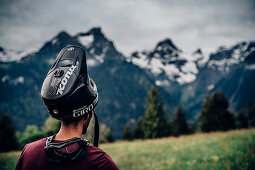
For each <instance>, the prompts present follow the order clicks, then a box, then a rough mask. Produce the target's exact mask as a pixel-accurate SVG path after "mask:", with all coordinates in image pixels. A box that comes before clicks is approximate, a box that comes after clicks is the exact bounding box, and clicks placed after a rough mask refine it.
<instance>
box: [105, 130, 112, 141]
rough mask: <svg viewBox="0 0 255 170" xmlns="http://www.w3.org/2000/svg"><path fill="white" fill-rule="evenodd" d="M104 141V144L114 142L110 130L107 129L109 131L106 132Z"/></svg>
mask: <svg viewBox="0 0 255 170" xmlns="http://www.w3.org/2000/svg"><path fill="white" fill-rule="evenodd" d="M104 138H105V140H106V142H114V137H113V135H112V131H111V129H110V128H109V130H108V131H107V133H106V134H105V137H104Z"/></svg>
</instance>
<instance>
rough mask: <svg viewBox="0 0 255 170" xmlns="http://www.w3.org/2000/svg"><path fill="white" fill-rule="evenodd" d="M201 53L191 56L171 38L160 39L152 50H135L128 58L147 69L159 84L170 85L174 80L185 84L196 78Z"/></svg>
mask: <svg viewBox="0 0 255 170" xmlns="http://www.w3.org/2000/svg"><path fill="white" fill-rule="evenodd" d="M199 52H200V53H198V52H197V53H194V55H193V56H189V55H187V54H186V53H184V52H182V51H181V50H180V49H179V48H177V47H176V46H175V45H174V43H173V42H172V41H171V40H170V39H165V40H163V41H160V42H159V43H158V44H157V45H156V47H155V48H154V49H153V50H152V51H142V52H134V53H132V55H131V56H130V57H128V60H129V61H131V62H132V63H134V64H136V65H138V66H139V67H140V68H143V69H145V70H146V71H147V72H148V73H149V74H150V75H151V77H153V79H154V80H155V82H156V84H157V85H161V86H169V85H170V84H171V83H173V82H177V83H178V84H185V83H189V82H192V81H194V80H195V79H196V74H197V73H198V67H197V65H196V62H197V61H198V60H199V62H202V61H200V60H202V59H203V58H204V57H203V55H202V53H201V51H199Z"/></svg>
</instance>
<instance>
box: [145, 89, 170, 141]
mask: <svg viewBox="0 0 255 170" xmlns="http://www.w3.org/2000/svg"><path fill="white" fill-rule="evenodd" d="M167 131H168V124H167V119H166V112H165V111H164V109H163V101H162V100H161V99H160V97H159V94H158V91H157V89H156V88H155V87H154V86H152V87H151V88H150V90H149V92H148V95H147V99H146V112H145V115H144V137H145V138H158V137H163V136H166V135H167Z"/></svg>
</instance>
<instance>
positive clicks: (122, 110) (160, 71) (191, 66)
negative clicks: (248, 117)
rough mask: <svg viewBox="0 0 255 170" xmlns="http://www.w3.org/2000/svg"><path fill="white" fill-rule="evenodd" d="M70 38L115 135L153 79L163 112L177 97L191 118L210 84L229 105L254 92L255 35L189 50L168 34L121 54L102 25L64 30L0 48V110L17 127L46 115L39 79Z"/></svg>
mask: <svg viewBox="0 0 255 170" xmlns="http://www.w3.org/2000/svg"><path fill="white" fill-rule="evenodd" d="M201 43H202V42H201ZM70 44H72V45H79V46H82V47H83V48H85V50H86V54H87V63H88V72H89V75H90V76H91V77H92V78H93V79H94V80H95V82H96V84H97V87H98V90H99V104H98V106H97V111H98V113H99V117H100V119H101V121H102V122H103V123H105V124H106V125H107V126H109V127H111V129H112V131H113V133H114V135H116V137H117V138H118V137H120V136H121V130H122V129H123V128H124V125H125V123H126V122H127V121H128V120H130V119H137V118H138V117H139V116H142V115H143V114H144V103H145V98H146V95H147V91H148V89H149V88H150V87H151V86H152V85H157V86H158V89H159V92H160V96H161V97H162V99H163V100H164V102H165V106H166V108H167V111H168V113H169V114H172V113H173V110H174V109H175V106H177V105H178V104H180V105H182V106H183V108H184V110H185V111H187V112H186V115H187V118H189V119H192V118H194V117H196V115H198V113H199V111H200V110H201V108H202V104H203V100H204V98H205V96H206V95H207V94H208V93H212V92H214V91H216V90H223V91H224V93H225V94H226V96H227V97H228V99H229V101H230V108H231V109H232V110H236V109H238V108H240V106H242V105H244V104H245V103H248V102H250V101H252V100H253V99H254V98H255V93H254V92H255V79H254V75H255V42H241V43H238V44H237V45H234V46H231V47H228V48H226V47H221V48H219V49H218V50H217V51H216V52H212V53H211V54H207V53H206V52H204V51H203V49H197V50H195V51H194V52H193V53H191V54H189V53H186V52H185V50H183V51H182V50H180V48H179V47H177V46H176V45H175V44H174V43H173V41H171V40H170V39H169V38H168V39H165V40H163V41H160V42H159V43H157V44H156V46H155V48H154V49H152V50H148V51H141V52H139V51H137V52H134V53H132V55H131V56H124V55H123V54H122V53H121V52H120V51H118V50H117V48H116V47H115V45H114V43H113V41H111V40H110V39H108V38H107V37H106V36H105V34H104V33H103V32H102V30H101V29H100V28H92V29H90V30H89V31H88V32H82V33H78V34H77V35H75V36H72V35H70V34H68V33H67V32H65V31H62V32H60V33H59V34H57V35H56V36H54V37H53V38H52V39H50V40H49V41H47V42H45V44H43V46H42V47H41V48H40V49H38V50H36V52H33V53H30V54H23V53H19V52H15V51H12V50H6V49H3V48H0V86H1V88H0V93H1V95H0V113H7V114H10V115H11V116H12V118H13V119H14V120H15V122H18V123H17V125H16V126H17V127H18V128H19V129H22V128H24V127H25V126H24V125H27V124H37V125H38V126H41V125H42V122H43V121H44V120H45V119H46V118H47V116H48V114H47V111H46V109H45V107H44V106H43V104H42V101H41V99H40V87H41V85H42V81H43V80H44V78H45V75H46V74H47V72H48V70H49V68H50V66H51V65H52V63H53V62H54V60H55V58H56V55H57V54H58V52H59V51H60V50H61V49H62V48H63V47H65V46H67V45H70ZM10 56H12V57H10ZM17 61H18V62H17ZM31 103H33V105H31ZM28 117H29V119H28ZM116 122H118V123H116Z"/></svg>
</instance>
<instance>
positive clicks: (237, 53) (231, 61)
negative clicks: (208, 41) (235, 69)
mask: <svg viewBox="0 0 255 170" xmlns="http://www.w3.org/2000/svg"><path fill="white" fill-rule="evenodd" d="M249 46H250V43H249V42H241V43H238V44H237V45H235V46H231V47H228V48H226V47H221V48H219V49H218V50H217V51H216V52H215V53H212V54H211V55H210V59H209V61H208V63H207V67H208V68H211V69H212V70H218V71H225V72H229V71H230V70H231V66H234V65H237V64H239V63H241V62H243V61H244V60H245V58H246V57H247V56H248V55H249V54H250V53H251V52H254V51H255V48H254V47H251V48H249Z"/></svg>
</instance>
